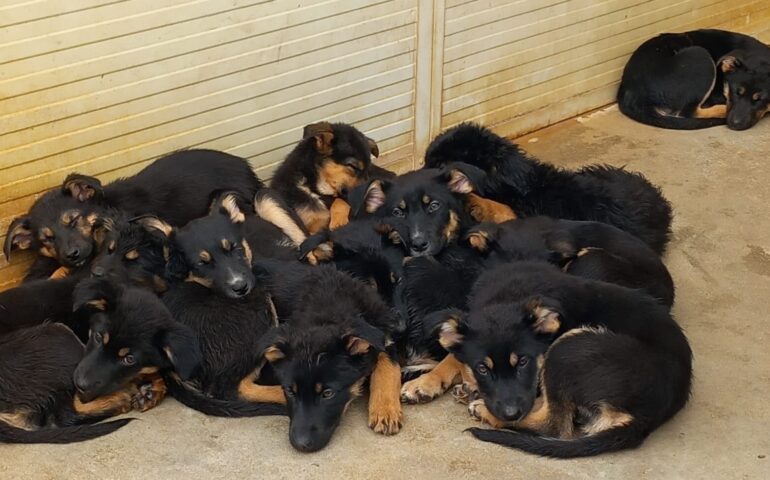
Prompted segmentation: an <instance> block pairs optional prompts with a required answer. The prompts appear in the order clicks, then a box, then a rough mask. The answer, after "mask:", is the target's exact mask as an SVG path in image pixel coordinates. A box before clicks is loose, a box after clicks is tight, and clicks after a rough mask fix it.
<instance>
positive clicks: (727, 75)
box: [618, 30, 770, 130]
mask: <svg viewBox="0 0 770 480" xmlns="http://www.w3.org/2000/svg"><path fill="white" fill-rule="evenodd" d="M618 107H619V108H620V111H621V112H623V113H624V114H626V115H627V116H629V117H631V118H633V119H634V120H636V121H638V122H642V123H646V124H648V125H653V126H656V127H662V128H674V129H680V130H693V129H697V128H706V127H712V126H715V125H724V124H725V123H727V127H728V128H730V129H732V130H745V129H747V128H750V127H752V126H754V125H755V124H756V123H757V122H758V121H759V119H761V118H762V117H763V116H764V115H765V113H767V111H768V108H770V47H768V46H767V45H765V44H764V43H762V42H760V41H758V40H756V39H754V38H752V37H749V36H748V35H742V34H740V33H734V32H727V31H724V30H693V31H690V32H684V33H664V34H661V35H658V36H657V37H655V38H652V39H650V40H647V41H646V42H644V43H643V44H642V45H641V46H639V48H637V49H636V51H635V52H634V53H633V55H631V58H630V59H629V60H628V63H627V64H626V67H625V69H624V70H623V79H622V80H621V83H620V88H619V89H618Z"/></svg>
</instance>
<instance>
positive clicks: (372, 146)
mask: <svg viewBox="0 0 770 480" xmlns="http://www.w3.org/2000/svg"><path fill="white" fill-rule="evenodd" d="M366 143H367V144H368V145H369V151H370V152H371V153H372V155H374V156H375V157H379V156H380V147H378V146H377V142H375V141H374V140H372V139H371V138H369V137H366Z"/></svg>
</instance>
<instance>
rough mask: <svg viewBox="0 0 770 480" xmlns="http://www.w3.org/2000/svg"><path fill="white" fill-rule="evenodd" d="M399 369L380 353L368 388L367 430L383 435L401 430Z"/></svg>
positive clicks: (386, 356) (385, 355)
mask: <svg viewBox="0 0 770 480" xmlns="http://www.w3.org/2000/svg"><path fill="white" fill-rule="evenodd" d="M400 391H401V368H400V367H399V366H398V364H397V363H396V362H394V361H393V360H391V359H390V358H389V357H388V355H387V354H385V353H380V354H379V356H378V357H377V365H375V367H374V372H372V379H371V381H370V387H369V428H371V429H372V430H374V431H375V432H377V433H382V434H383V435H393V434H396V433H398V432H399V430H401V422H402V420H403V413H402V411H401V399H400V396H399V392H400Z"/></svg>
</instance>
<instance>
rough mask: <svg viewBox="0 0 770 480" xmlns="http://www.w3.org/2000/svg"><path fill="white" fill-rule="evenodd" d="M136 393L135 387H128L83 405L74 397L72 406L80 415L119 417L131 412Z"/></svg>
mask: <svg viewBox="0 0 770 480" xmlns="http://www.w3.org/2000/svg"><path fill="white" fill-rule="evenodd" d="M137 393H138V390H137V388H136V385H133V384H132V385H129V386H128V387H126V388H124V389H123V390H119V391H117V392H115V393H111V394H109V395H104V396H102V397H99V398H97V399H95V400H93V401H91V402H88V403H83V402H81V401H80V399H79V398H77V397H75V398H74V400H73V404H72V406H73V407H74V408H75V411H76V412H77V413H79V414H81V415H102V414H110V415H119V414H121V413H126V412H129V411H131V409H132V408H133V407H132V403H131V402H132V399H133V397H134V395H136V394H137Z"/></svg>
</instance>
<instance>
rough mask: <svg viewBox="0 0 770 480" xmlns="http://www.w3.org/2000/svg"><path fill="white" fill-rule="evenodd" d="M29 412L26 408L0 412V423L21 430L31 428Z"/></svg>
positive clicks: (32, 427)
mask: <svg viewBox="0 0 770 480" xmlns="http://www.w3.org/2000/svg"><path fill="white" fill-rule="evenodd" d="M30 416H31V414H30V412H29V411H26V410H16V411H13V412H0V423H5V424H7V425H10V426H12V427H16V428H20V429H22V430H33V429H34V425H33V424H32V421H31V420H30Z"/></svg>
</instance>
